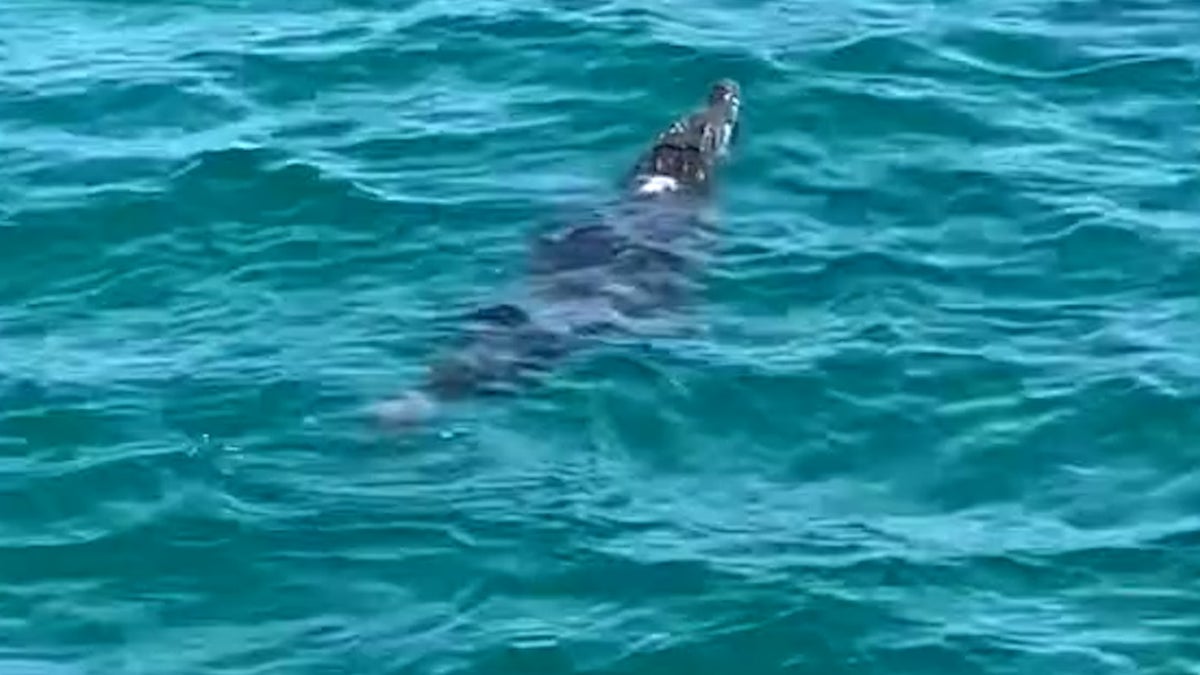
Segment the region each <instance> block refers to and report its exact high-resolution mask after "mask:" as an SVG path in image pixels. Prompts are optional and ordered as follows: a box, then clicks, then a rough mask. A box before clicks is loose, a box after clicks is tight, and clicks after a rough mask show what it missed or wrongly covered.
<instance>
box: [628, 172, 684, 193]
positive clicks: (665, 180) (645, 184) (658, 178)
mask: <svg viewBox="0 0 1200 675" xmlns="http://www.w3.org/2000/svg"><path fill="white" fill-rule="evenodd" d="M678 189H679V181H677V180H675V179H674V178H672V177H670V176H663V175H659V174H655V175H653V176H648V177H646V178H644V179H643V180H642V184H641V186H640V187H638V192H639V193H641V194H644V195H650V194H658V193H660V192H673V191H675V190H678Z"/></svg>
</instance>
